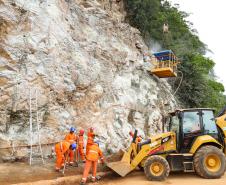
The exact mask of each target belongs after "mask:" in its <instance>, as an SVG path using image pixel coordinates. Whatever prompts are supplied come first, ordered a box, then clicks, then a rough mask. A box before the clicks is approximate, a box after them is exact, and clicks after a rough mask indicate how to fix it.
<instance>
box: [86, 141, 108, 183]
mask: <svg viewBox="0 0 226 185" xmlns="http://www.w3.org/2000/svg"><path fill="white" fill-rule="evenodd" d="M99 157H100V158H101V161H102V162H103V160H104V158H103V153H102V151H101V150H100V148H99V146H98V145H97V144H96V143H93V144H92V145H91V146H90V148H89V151H88V154H87V155H86V164H85V168H84V171H83V176H82V182H86V179H87V177H88V175H89V171H90V168H91V167H92V180H93V181H95V179H96V174H97V163H98V159H99Z"/></svg>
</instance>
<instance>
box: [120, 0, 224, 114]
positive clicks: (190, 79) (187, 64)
mask: <svg viewBox="0 0 226 185" xmlns="http://www.w3.org/2000/svg"><path fill="white" fill-rule="evenodd" d="M124 2H125V7H126V10H127V19H126V20H127V21H128V22H129V23H130V24H131V25H132V26H134V27H136V28H138V29H139V30H140V31H141V33H142V36H143V38H144V40H145V42H146V43H147V44H148V43H150V40H156V41H158V42H159V43H160V44H161V45H162V46H163V49H171V50H173V51H174V52H175V53H176V55H177V56H178V57H179V58H180V59H181V61H182V63H181V65H180V67H179V70H180V71H181V72H182V73H183V75H184V80H183V83H182V85H181V88H180V89H179V91H178V93H177V97H178V99H179V100H180V101H181V102H182V103H183V104H184V105H185V106H186V107H214V108H216V109H217V110H220V109H221V108H222V107H223V106H224V105H226V96H225V95H224V94H223V93H224V87H223V85H222V84H221V83H219V82H217V81H216V79H215V76H214V75H213V67H214V65H215V63H214V61H212V60H210V59H209V58H206V57H205V54H206V51H207V47H206V45H205V44H204V43H203V42H202V41H200V39H199V37H198V36H197V31H196V30H195V29H194V28H193V27H192V26H193V24H192V23H191V22H188V21H186V18H187V16H188V15H189V14H187V13H186V12H182V11H179V10H178V7H174V6H172V5H171V4H170V3H169V1H167V0H124ZM164 23H167V24H168V25H169V29H170V31H169V33H166V34H163V31H162V26H163V24H164ZM178 83H179V82H177V81H176V85H175V87H177V84H178Z"/></svg>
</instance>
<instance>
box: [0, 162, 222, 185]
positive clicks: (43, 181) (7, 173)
mask: <svg viewBox="0 0 226 185" xmlns="http://www.w3.org/2000/svg"><path fill="white" fill-rule="evenodd" d="M79 166H80V167H79V168H74V167H73V168H68V169H67V170H66V175H65V176H66V177H63V176H62V174H61V173H56V172H55V171H54V163H47V164H45V165H44V166H43V165H33V166H29V165H28V164H24V163H13V164H12V163H7V164H0V185H10V184H17V183H23V185H77V184H79V181H80V179H81V174H82V171H83V164H80V165H79ZM103 175H104V174H103ZM28 182H29V183H28ZM90 185H226V173H225V175H224V176H223V177H222V178H221V179H202V178H200V177H198V176H197V175H196V174H194V173H177V174H175V173H172V174H170V176H169V177H168V179H167V180H166V181H164V182H153V181H148V180H147V179H146V177H145V175H144V173H143V172H141V171H135V172H133V173H131V174H129V175H128V176H126V177H124V178H121V177H119V176H118V175H116V174H114V173H110V174H109V173H108V175H107V176H105V177H103V178H102V179H101V181H99V182H97V183H94V184H90Z"/></svg>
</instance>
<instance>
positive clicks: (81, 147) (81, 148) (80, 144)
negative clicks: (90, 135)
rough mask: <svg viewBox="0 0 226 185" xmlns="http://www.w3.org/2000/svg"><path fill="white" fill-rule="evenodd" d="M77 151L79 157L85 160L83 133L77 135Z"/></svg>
mask: <svg viewBox="0 0 226 185" xmlns="http://www.w3.org/2000/svg"><path fill="white" fill-rule="evenodd" d="M78 152H79V155H80V157H81V159H82V160H83V161H85V154H84V137H83V135H82V136H81V135H79V138H78Z"/></svg>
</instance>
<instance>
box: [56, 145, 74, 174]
mask: <svg viewBox="0 0 226 185" xmlns="http://www.w3.org/2000/svg"><path fill="white" fill-rule="evenodd" d="M75 149H76V143H72V144H70V142H68V141H61V142H59V143H57V144H56V145H55V152H56V171H60V169H61V168H62V167H63V166H64V163H65V162H66V160H67V158H68V156H69V154H70V152H71V151H74V150H75Z"/></svg>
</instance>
